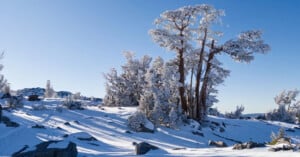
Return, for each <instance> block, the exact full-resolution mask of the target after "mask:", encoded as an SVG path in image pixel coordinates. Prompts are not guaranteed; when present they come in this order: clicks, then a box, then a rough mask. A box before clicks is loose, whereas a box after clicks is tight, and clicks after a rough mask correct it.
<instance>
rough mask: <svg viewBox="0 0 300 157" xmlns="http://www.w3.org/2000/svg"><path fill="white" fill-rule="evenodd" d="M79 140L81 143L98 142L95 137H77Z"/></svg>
mask: <svg viewBox="0 0 300 157" xmlns="http://www.w3.org/2000/svg"><path fill="white" fill-rule="evenodd" d="M77 139H78V140H80V141H98V140H97V139H96V138H95V137H93V136H91V137H77Z"/></svg>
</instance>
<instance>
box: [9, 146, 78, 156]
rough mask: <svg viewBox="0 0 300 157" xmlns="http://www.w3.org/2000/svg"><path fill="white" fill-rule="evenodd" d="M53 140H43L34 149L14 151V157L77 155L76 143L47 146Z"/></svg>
mask: <svg viewBox="0 0 300 157" xmlns="http://www.w3.org/2000/svg"><path fill="white" fill-rule="evenodd" d="M51 143H53V142H43V143H41V144H39V145H37V146H36V147H37V149H36V150H34V151H28V152H24V153H20V152H17V153H14V154H13V155H12V157H77V154H78V152H77V147H76V144H75V143H73V142H70V143H69V144H68V146H67V148H47V147H48V145H49V144H51Z"/></svg>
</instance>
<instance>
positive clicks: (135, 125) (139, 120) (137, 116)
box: [127, 111, 147, 131]
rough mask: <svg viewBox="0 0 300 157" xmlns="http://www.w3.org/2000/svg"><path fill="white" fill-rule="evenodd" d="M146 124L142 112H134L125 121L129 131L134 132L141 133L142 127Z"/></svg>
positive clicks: (145, 118)
mask: <svg viewBox="0 0 300 157" xmlns="http://www.w3.org/2000/svg"><path fill="white" fill-rule="evenodd" d="M146 122H147V117H146V116H145V114H144V113H142V112H139V111H137V112H135V113H133V115H131V116H130V117H129V118H128V120H127V125H128V127H129V128H130V129H132V130H134V131H141V129H142V126H145V125H146Z"/></svg>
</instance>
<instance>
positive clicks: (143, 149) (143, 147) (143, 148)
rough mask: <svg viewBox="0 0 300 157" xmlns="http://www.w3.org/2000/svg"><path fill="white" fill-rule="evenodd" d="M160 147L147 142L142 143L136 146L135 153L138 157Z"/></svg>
mask: <svg viewBox="0 0 300 157" xmlns="http://www.w3.org/2000/svg"><path fill="white" fill-rule="evenodd" d="M156 149H158V147H156V146H153V145H151V144H149V143H147V142H141V143H138V144H136V145H135V153H136V155H143V154H146V153H147V152H148V151H150V150H156Z"/></svg>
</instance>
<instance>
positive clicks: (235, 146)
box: [232, 143, 245, 150]
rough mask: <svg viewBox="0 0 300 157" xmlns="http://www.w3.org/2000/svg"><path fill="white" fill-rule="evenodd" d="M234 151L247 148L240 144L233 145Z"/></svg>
mask: <svg viewBox="0 0 300 157" xmlns="http://www.w3.org/2000/svg"><path fill="white" fill-rule="evenodd" d="M232 149H235V150H242V149H245V148H244V147H243V144H241V143H238V144H235V145H233V148H232Z"/></svg>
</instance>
